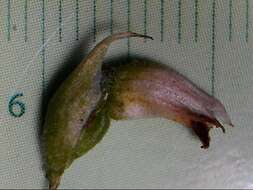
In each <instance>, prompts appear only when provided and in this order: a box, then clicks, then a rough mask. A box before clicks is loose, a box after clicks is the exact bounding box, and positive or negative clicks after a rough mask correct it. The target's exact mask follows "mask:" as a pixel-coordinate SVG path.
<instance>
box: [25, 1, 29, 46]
mask: <svg viewBox="0 0 253 190" xmlns="http://www.w3.org/2000/svg"><path fill="white" fill-rule="evenodd" d="M24 4H25V5H24V21H25V23H24V31H25V42H27V39H28V37H27V31H28V30H27V29H28V26H27V18H28V17H27V8H28V0H25V2H24Z"/></svg>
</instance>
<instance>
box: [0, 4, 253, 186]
mask: <svg viewBox="0 0 253 190" xmlns="http://www.w3.org/2000/svg"><path fill="white" fill-rule="evenodd" d="M252 10H253V1H252V0H205V1H203V0H90V1H85V0H57V1H49V0H34V1H29V0H19V1H15V0H2V1H0V16H1V17H0V18H1V19H0V42H1V44H0V52H1V53H0V61H1V64H0V82H1V90H0V121H1V127H0V152H1V157H0V174H1V175H0V176H1V177H0V188H3V189H5V188H46V187H47V184H46V180H45V178H44V172H43V169H42V160H41V154H40V146H39V140H38V139H39V131H40V123H41V121H42V118H41V112H42V109H43V108H45V102H46V101H47V100H48V98H49V97H50V93H51V92H52V91H53V90H54V88H55V84H56V83H57V82H58V83H59V81H60V80H62V79H63V78H64V77H66V75H67V73H68V70H71V69H72V68H74V66H75V65H76V64H78V63H79V62H80V61H81V59H82V58H83V56H85V55H87V53H88V51H90V50H91V48H92V47H94V45H95V44H96V43H97V42H99V41H100V40H102V39H103V38H104V37H106V36H108V35H110V34H112V33H115V32H120V31H127V30H129V31H134V32H138V33H143V34H146V35H151V36H153V37H154V40H153V41H149V40H147V41H146V40H140V39H128V40H125V41H120V42H117V43H115V44H113V45H112V47H111V48H110V50H109V52H108V56H107V58H106V59H107V60H110V59H117V57H119V56H131V57H136V56H140V57H145V58H149V59H154V60H156V61H159V62H162V63H164V64H168V65H169V66H171V67H172V68H174V69H176V70H177V71H179V72H180V73H182V74H183V75H185V76H187V77H188V78H190V79H191V80H192V81H193V82H194V83H196V84H197V85H199V86H200V87H201V88H203V89H205V90H206V91H207V92H208V93H210V94H213V95H214V96H216V97H217V98H219V99H220V100H221V101H222V102H223V104H224V105H225V107H226V108H227V110H228V112H229V114H230V115H231V118H232V121H233V122H234V124H235V126H236V127H235V128H234V129H232V130H230V129H228V130H227V134H226V135H225V136H224V135H223V134H221V133H220V131H219V130H218V131H212V133H211V136H212V142H211V147H210V149H209V150H208V151H203V150H200V149H198V146H199V142H198V140H197V139H195V138H194V137H193V136H192V134H190V133H189V132H188V131H187V129H185V128H183V127H181V126H180V125H178V124H176V123H173V122H169V121H165V120H163V119H150V120H138V121H127V122H113V126H112V127H111V129H110V130H109V133H108V134H107V135H106V137H105V138H104V140H103V141H102V142H101V143H100V144H99V145H98V146H97V147H96V148H95V149H94V150H92V151H91V152H90V153H88V154H87V155H86V156H84V157H82V158H81V159H79V160H78V161H76V163H77V164H73V166H72V167H71V168H70V169H69V170H67V171H66V173H65V176H66V178H63V180H62V184H61V185H62V186H61V187H62V188H197V187H199V188H245V187H246V188H252V187H253V184H252V182H251V181H252V177H251V175H250V173H251V171H252V169H253V168H252V165H253V161H252V160H251V159H250V158H251V157H252V155H253V150H252V148H250V145H251V144H252V137H253V132H252V116H253V111H252V110H253V77H252V75H253V34H252V32H253V22H252V21H253V14H252ZM78 162H79V163H78ZM196 176H198V178H196ZM182 179H183V181H182Z"/></svg>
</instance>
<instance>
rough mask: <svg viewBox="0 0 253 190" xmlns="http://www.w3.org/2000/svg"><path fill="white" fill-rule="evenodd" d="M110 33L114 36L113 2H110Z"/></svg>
mask: <svg viewBox="0 0 253 190" xmlns="http://www.w3.org/2000/svg"><path fill="white" fill-rule="evenodd" d="M110 32H111V34H113V0H111V1H110Z"/></svg>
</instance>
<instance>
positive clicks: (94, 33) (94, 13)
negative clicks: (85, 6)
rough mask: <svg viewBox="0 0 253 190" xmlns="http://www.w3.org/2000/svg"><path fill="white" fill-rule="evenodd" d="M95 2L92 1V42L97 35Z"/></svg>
mask: <svg viewBox="0 0 253 190" xmlns="http://www.w3.org/2000/svg"><path fill="white" fill-rule="evenodd" d="M96 17H97V2H96V0H93V42H94V43H95V42H96V34H97V26H96V25H97V24H96V22H97V18H96Z"/></svg>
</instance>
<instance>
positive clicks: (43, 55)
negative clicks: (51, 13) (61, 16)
mask: <svg viewBox="0 0 253 190" xmlns="http://www.w3.org/2000/svg"><path fill="white" fill-rule="evenodd" d="M41 31H42V37H41V43H42V46H43V45H44V44H45V0H42V10H41ZM41 56H42V97H43V99H42V104H43V106H44V98H45V62H46V61H45V48H43V49H42V51H41Z"/></svg>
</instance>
